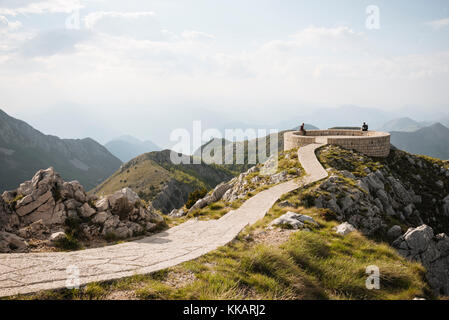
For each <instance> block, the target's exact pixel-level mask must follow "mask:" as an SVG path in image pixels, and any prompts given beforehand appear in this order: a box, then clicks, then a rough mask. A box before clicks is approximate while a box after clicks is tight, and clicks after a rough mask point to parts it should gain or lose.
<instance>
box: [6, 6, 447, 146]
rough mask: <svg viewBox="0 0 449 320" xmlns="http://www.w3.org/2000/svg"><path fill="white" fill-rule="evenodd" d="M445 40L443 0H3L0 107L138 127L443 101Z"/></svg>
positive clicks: (115, 128) (122, 128) (129, 129)
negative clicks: (187, 119) (372, 16)
mask: <svg viewBox="0 0 449 320" xmlns="http://www.w3.org/2000/svg"><path fill="white" fill-rule="evenodd" d="M369 5H375V6H377V7H378V8H379V10H380V11H379V18H380V20H379V21H380V24H379V26H380V29H368V28H367V26H366V20H367V18H368V15H369V14H367V12H366V9H367V7H368V6H369ZM78 16H79V21H78V19H77V18H78ZM78 22H79V23H78ZM448 39H449V1H448V0H445V1H443V0H439V1H438V0H432V1H424V0H423V1H403V0H395V1H390V0H388V1H374V0H370V1H356V0H347V1H342V0H340V1H334V0H331V1H311V0H310V1H301V0H226V1H222V0H155V1H152V0H145V1H144V0H139V1H138V0H127V1H123V0H79V1H78V0H29V1H26V0H0V108H3V109H4V110H5V111H6V112H9V113H11V114H12V115H14V116H18V117H21V118H22V119H24V120H27V121H30V122H32V121H33V119H34V120H35V121H37V120H39V117H43V116H44V115H47V117H50V118H51V116H50V115H51V114H52V113H53V111H54V110H59V112H60V113H61V114H63V115H64V114H66V115H70V117H72V115H73V114H75V113H76V112H78V113H81V112H86V111H88V112H91V114H90V115H91V116H90V119H89V120H90V121H91V122H89V123H90V124H91V125H92V126H95V124H96V123H99V121H104V122H106V123H103V124H101V127H104V128H105V130H106V131H107V130H109V131H108V132H109V133H108V134H109V135H114V134H115V133H117V134H118V133H131V134H135V135H137V136H140V137H141V138H144V137H143V136H145V135H147V134H148V132H149V131H145V129H143V128H142V124H144V123H148V126H151V125H152V123H154V122H155V121H156V122H158V123H157V124H154V128H159V127H160V126H161V125H165V124H166V123H165V122H164V121H168V120H167V119H169V118H176V117H182V115H183V114H184V113H189V114H190V115H191V114H192V113H195V112H197V113H198V114H194V115H193V117H194V118H195V117H196V118H198V119H201V117H202V116H203V115H204V113H208V112H211V114H217V116H220V114H222V113H225V114H227V116H228V117H229V118H230V119H232V116H233V115H238V116H239V119H238V120H239V121H243V119H242V118H248V117H251V120H252V121H259V122H266V123H270V121H271V122H272V121H280V120H282V117H283V115H282V113H281V112H280V111H281V110H288V109H291V110H294V109H295V108H298V110H301V108H305V107H307V108H315V107H337V106H339V105H347V104H351V105H359V106H363V107H371V108H381V109H384V110H392V109H397V108H402V107H404V106H408V105H413V106H415V107H419V108H423V110H424V109H425V108H432V109H433V108H437V109H440V110H443V111H444V110H445V109H446V110H447V109H449V93H448V83H449V41H448ZM242 114H243V115H244V117H242V118H241V115H242ZM143 117H144V118H143ZM67 120H68V121H69V119H67ZM55 121H56V120H55ZM36 123H37V122H36ZM86 123H87V122H86ZM136 124H139V125H138V126H137V125H136ZM47 125H48V124H47ZM59 125H60V126H61V124H59ZM99 126H100V125H99ZM136 127H139V128H140V129H137V128H136ZM38 129H41V128H38ZM45 129H46V130H47V131H52V128H51V126H49V127H47V128H45ZM55 130H56V129H54V130H53V131H55ZM61 130H63V128H62V129H61ZM106 131H105V132H106ZM55 132H56V131H55ZM57 133H60V131H57ZM152 134H154V132H153V133H152ZM60 135H63V134H61V133H60ZM70 135H71V134H70V133H67V134H66V136H70ZM99 139H102V138H99Z"/></svg>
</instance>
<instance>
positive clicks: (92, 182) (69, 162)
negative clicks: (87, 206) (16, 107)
mask: <svg viewBox="0 0 449 320" xmlns="http://www.w3.org/2000/svg"><path fill="white" fill-rule="evenodd" d="M120 165H121V161H120V160H119V159H117V158H116V157H114V156H113V155H112V154H111V153H110V152H109V151H108V150H107V149H106V148H105V147H103V146H102V145H100V144H99V143H97V142H95V141H94V140H92V139H90V138H86V139H82V140H79V139H78V140H73V139H59V138H58V137H54V136H49V135H44V134H43V133H41V132H39V131H38V130H35V129H34V128H32V127H31V126H29V125H28V124H27V123H25V122H23V121H20V120H17V119H14V118H12V117H10V116H9V115H7V114H6V113H4V112H3V111H1V110H0V192H3V191H4V190H8V189H12V188H14V187H16V186H17V185H19V184H20V183H22V182H23V181H25V180H28V179H30V178H31V177H32V176H33V175H34V174H35V173H36V172H37V171H38V170H40V169H42V168H48V167H54V168H55V169H56V170H57V171H58V172H60V173H61V175H62V177H63V178H64V179H66V180H78V181H80V182H81V183H82V184H83V185H84V186H85V187H86V189H91V188H93V187H94V186H96V185H98V184H99V183H100V182H102V181H103V180H104V179H106V178H107V177H108V176H109V175H111V174H112V173H113V172H114V171H115V170H117V169H118V168H119V167H120Z"/></svg>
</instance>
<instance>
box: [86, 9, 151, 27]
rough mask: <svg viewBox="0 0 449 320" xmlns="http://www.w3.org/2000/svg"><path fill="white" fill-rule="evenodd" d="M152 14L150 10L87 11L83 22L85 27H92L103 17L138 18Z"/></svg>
mask: <svg viewBox="0 0 449 320" xmlns="http://www.w3.org/2000/svg"><path fill="white" fill-rule="evenodd" d="M153 16H154V12H152V11H142V12H117V11H97V12H92V13H89V14H88V15H87V16H86V17H85V18H84V22H85V25H86V28H88V29H92V28H94V27H95V25H96V24H97V23H98V22H99V21H100V20H102V19H105V18H119V19H139V18H146V17H153Z"/></svg>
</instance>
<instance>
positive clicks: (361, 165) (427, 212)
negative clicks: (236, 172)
mask: <svg viewBox="0 0 449 320" xmlns="http://www.w3.org/2000/svg"><path fill="white" fill-rule="evenodd" d="M319 159H320V161H321V163H323V164H324V165H325V166H326V167H327V171H328V172H329V177H328V178H327V179H325V180H323V181H321V182H319V183H317V184H315V185H314V186H312V187H310V188H307V189H304V190H301V192H300V194H299V198H300V201H301V203H302V204H303V205H304V206H306V207H316V208H320V209H322V210H323V209H324V210H327V211H326V212H327V214H328V215H330V216H332V217H333V219H335V220H337V221H340V222H342V224H341V225H340V226H338V227H337V229H336V232H337V233H340V234H342V235H345V234H347V232H346V231H348V232H351V231H353V230H355V229H357V230H358V231H360V232H361V233H363V234H364V235H366V236H368V237H371V238H375V239H379V240H383V241H387V242H389V243H391V245H392V246H393V247H394V248H396V249H397V250H398V252H399V253H400V254H401V255H403V256H404V257H406V258H407V259H410V260H413V261H418V262H420V263H422V265H423V266H424V267H425V268H426V270H427V279H428V282H429V284H430V285H431V287H432V289H433V290H434V292H435V294H437V295H438V294H443V295H449V291H448V288H449V249H448V245H449V240H448V239H449V238H448V237H447V235H446V234H445V232H447V230H448V228H449V167H448V163H447V162H444V161H439V160H437V159H432V158H428V157H423V156H414V155H411V154H408V153H406V152H403V151H400V150H391V154H390V156H389V157H388V158H386V159H374V158H370V157H366V156H364V155H362V154H360V153H357V152H355V151H351V150H344V149H342V148H339V147H336V146H326V147H324V148H322V149H321V150H320V151H319ZM435 234H436V235H435Z"/></svg>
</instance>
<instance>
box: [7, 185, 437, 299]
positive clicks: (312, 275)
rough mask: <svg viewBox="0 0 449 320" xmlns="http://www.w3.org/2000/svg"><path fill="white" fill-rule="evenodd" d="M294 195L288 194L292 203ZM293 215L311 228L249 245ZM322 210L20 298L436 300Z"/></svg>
mask: <svg viewBox="0 0 449 320" xmlns="http://www.w3.org/2000/svg"><path fill="white" fill-rule="evenodd" d="M296 197H297V194H295V193H292V194H290V198H291V199H289V201H294V199H293V198H296ZM286 210H290V211H291V210H293V211H296V212H301V213H303V214H307V215H310V216H312V217H313V218H314V219H315V220H316V221H317V222H318V223H319V226H318V227H313V226H310V228H309V229H310V231H297V232H294V233H293V234H291V236H290V237H289V238H288V239H286V241H284V242H283V243H282V244H281V245H280V246H272V245H271V244H270V243H259V244H258V243H255V242H254V241H248V240H245V239H248V237H246V236H247V235H254V234H255V233H256V232H258V231H260V230H264V229H265V227H266V226H267V225H268V223H269V222H270V221H272V220H273V219H274V218H276V217H278V216H280V215H281V214H283V213H284V212H285V211H286ZM324 216H325V210H323V209H317V208H310V209H305V208H302V207H299V208H296V209H295V208H288V209H284V208H280V207H279V206H277V205H275V206H274V207H273V208H272V209H271V210H270V211H269V212H268V214H267V216H266V217H264V218H263V219H261V220H260V221H258V222H257V223H256V224H255V225H253V226H251V227H248V228H246V229H245V230H244V231H243V232H242V233H241V234H240V235H239V236H238V237H237V238H236V239H235V240H234V241H232V242H231V243H230V244H228V245H226V246H223V247H220V248H219V249H217V250H215V251H213V252H210V253H209V254H206V255H204V256H202V257H200V258H198V259H195V260H192V261H188V262H185V263H183V264H180V265H178V266H175V267H173V268H169V269H165V270H161V271H158V272H155V273H152V274H148V275H136V276H133V277H129V278H124V279H121V280H116V281H108V282H102V283H92V284H89V285H87V286H85V287H82V288H81V289H79V290H62V291H47V292H41V293H38V294H35V295H27V296H18V297H12V298H19V299H83V300H88V299H105V298H106V297H107V296H108V295H109V294H111V293H114V292H118V291H129V292H132V293H133V294H134V295H135V297H137V298H139V299H195V300H197V299H212V300H214V299H345V300H346V299H357V300H358V299H406V300H410V299H413V298H414V297H425V298H427V299H432V298H435V297H434V296H432V294H431V293H430V290H429V288H428V285H427V284H426V282H425V280H424V279H425V274H424V269H423V267H422V266H420V265H419V264H417V263H413V262H410V261H407V260H405V259H404V258H402V257H401V256H400V255H399V254H398V253H396V252H395V251H394V250H393V249H391V248H390V247H389V246H388V245H386V244H383V243H376V242H374V241H372V240H370V239H367V238H366V237H364V236H363V235H361V234H360V233H358V232H354V233H351V234H349V235H347V236H345V237H343V236H340V235H337V234H336V233H335V232H333V230H332V228H333V227H334V226H335V225H337V223H336V222H334V221H326V219H324ZM370 265H376V266H378V267H379V269H380V279H381V280H380V285H381V287H380V290H368V289H367V288H366V286H365V281H366V278H367V276H368V275H367V274H366V273H365V271H366V268H367V267H368V266H370ZM186 272H189V273H192V274H193V275H194V279H193V280H192V281H189V282H186V283H185V284H184V285H183V286H180V287H177V288H176V287H173V286H171V285H170V284H169V283H167V282H166V280H167V276H168V274H169V273H174V274H175V275H176V274H184V273H186Z"/></svg>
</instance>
